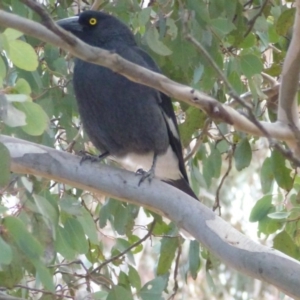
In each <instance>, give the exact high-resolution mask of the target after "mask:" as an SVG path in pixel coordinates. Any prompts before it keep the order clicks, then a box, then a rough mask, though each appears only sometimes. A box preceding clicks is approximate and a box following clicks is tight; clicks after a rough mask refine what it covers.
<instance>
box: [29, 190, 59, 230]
mask: <svg viewBox="0 0 300 300" xmlns="http://www.w3.org/2000/svg"><path fill="white" fill-rule="evenodd" d="M33 199H34V202H35V204H36V207H37V209H38V212H39V213H40V214H41V215H42V216H44V217H45V218H46V219H47V221H48V222H47V223H49V224H51V225H52V226H56V225H57V224H58V219H59V215H58V213H59V212H58V209H55V208H54V207H53V205H52V204H51V203H50V202H49V200H48V199H47V198H44V197H42V196H39V195H36V194H34V195H33Z"/></svg>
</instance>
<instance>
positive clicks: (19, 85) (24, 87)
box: [14, 78, 31, 95]
mask: <svg viewBox="0 0 300 300" xmlns="http://www.w3.org/2000/svg"><path fill="white" fill-rule="evenodd" d="M14 88H15V89H16V90H17V91H18V93H19V94H25V95H30V93H31V88H30V85H29V83H28V82H27V81H26V80H25V79H23V78H19V79H18V80H17V82H16V85H15V86H14Z"/></svg>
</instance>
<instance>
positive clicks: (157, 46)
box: [145, 26, 172, 55]
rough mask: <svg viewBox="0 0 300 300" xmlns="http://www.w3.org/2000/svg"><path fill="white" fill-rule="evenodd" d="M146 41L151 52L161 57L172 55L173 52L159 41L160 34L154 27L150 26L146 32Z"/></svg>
mask: <svg viewBox="0 0 300 300" xmlns="http://www.w3.org/2000/svg"><path fill="white" fill-rule="evenodd" d="M145 38H146V41H147V44H148V46H149V47H150V49H151V50H153V51H154V52H156V53H158V54H159V55H170V54H172V51H171V50H170V49H169V48H168V47H167V46H166V45H165V44H164V43H163V42H162V41H160V40H159V34H158V31H157V29H156V28H155V27H154V26H150V27H149V28H148V30H147V32H146V36H145Z"/></svg>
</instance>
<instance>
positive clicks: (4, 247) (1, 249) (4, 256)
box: [0, 236, 13, 265]
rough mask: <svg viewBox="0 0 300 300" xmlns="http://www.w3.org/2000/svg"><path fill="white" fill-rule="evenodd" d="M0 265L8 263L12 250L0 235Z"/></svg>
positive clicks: (10, 259)
mask: <svg viewBox="0 0 300 300" xmlns="http://www.w3.org/2000/svg"><path fill="white" fill-rule="evenodd" d="M0 253H1V255H0V265H9V264H10V263H11V261H12V256H13V255H12V250H11V247H10V246H9V244H7V243H6V242H5V241H4V240H3V239H2V237H1V236H0Z"/></svg>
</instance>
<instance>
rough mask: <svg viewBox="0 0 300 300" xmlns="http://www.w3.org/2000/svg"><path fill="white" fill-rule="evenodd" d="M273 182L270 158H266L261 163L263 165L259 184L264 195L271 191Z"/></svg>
mask: <svg viewBox="0 0 300 300" xmlns="http://www.w3.org/2000/svg"><path fill="white" fill-rule="evenodd" d="M273 180H274V174H273V171H272V162H271V158H270V157H267V158H266V159H265V161H264V162H263V165H262V167H261V170H260V182H261V188H262V192H263V193H264V194H266V193H268V192H269V191H270V190H271V187H272V183H273Z"/></svg>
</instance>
